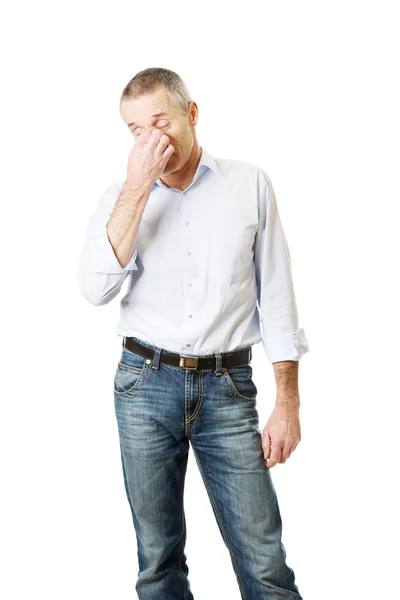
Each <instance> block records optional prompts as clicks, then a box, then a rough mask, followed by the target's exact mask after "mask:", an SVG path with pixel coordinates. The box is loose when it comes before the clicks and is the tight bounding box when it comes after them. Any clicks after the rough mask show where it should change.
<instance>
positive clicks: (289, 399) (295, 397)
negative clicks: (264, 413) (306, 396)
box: [275, 392, 300, 410]
mask: <svg viewBox="0 0 400 600" xmlns="http://www.w3.org/2000/svg"><path fill="white" fill-rule="evenodd" d="M275 408H290V409H292V410H299V409H300V395H299V393H298V392H297V393H293V392H292V393H287V392H286V393H283V392H277V394H276V400H275Z"/></svg>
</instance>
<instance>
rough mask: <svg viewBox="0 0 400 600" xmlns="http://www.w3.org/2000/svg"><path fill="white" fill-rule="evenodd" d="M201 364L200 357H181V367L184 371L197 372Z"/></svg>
mask: <svg viewBox="0 0 400 600" xmlns="http://www.w3.org/2000/svg"><path fill="white" fill-rule="evenodd" d="M198 364H199V357H198V356H182V355H181V354H180V355H179V366H180V367H182V369H192V370H193V371H195V370H196V369H197V365H198Z"/></svg>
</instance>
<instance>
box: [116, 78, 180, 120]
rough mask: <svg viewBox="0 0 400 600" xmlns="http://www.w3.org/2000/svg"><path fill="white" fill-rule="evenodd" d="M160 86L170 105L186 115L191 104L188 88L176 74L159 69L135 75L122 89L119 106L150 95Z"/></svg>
mask: <svg viewBox="0 0 400 600" xmlns="http://www.w3.org/2000/svg"><path fill="white" fill-rule="evenodd" d="M160 85H162V86H163V87H164V88H165V90H166V92H167V94H168V95H169V97H170V98H171V100H172V103H173V104H174V105H175V106H176V107H177V108H179V109H180V110H181V111H182V112H183V113H184V114H185V115H186V114H187V112H188V108H189V106H188V105H189V102H191V97H190V93H189V90H188V88H187V87H186V85H185V83H184V81H183V80H182V78H181V77H180V76H179V75H178V74H177V73H175V72H174V71H170V70H169V69H163V68H161V67H150V68H148V69H144V71H139V73H136V75H135V76H134V77H133V78H132V79H131V80H130V81H129V83H127V85H126V86H125V87H124V89H123V92H122V95H121V99H120V105H121V102H122V101H123V100H128V99H130V98H137V97H138V96H142V95H143V94H148V93H151V92H153V91H154V90H155V89H156V88H157V87H159V86H160Z"/></svg>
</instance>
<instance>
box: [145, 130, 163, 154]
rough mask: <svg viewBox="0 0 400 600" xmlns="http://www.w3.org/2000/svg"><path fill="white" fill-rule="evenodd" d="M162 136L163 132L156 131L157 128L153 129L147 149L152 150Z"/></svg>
mask: <svg viewBox="0 0 400 600" xmlns="http://www.w3.org/2000/svg"><path fill="white" fill-rule="evenodd" d="M163 135H164V132H163V131H162V130H161V129H158V128H157V127H155V128H154V129H153V131H152V132H151V135H150V137H149V141H148V142H147V145H148V146H149V148H151V149H153V150H154V149H155V148H156V146H157V144H158V142H159V141H160V139H161V138H162V136H163ZM140 137H142V136H140Z"/></svg>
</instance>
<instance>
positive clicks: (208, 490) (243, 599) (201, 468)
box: [192, 444, 246, 600]
mask: <svg viewBox="0 0 400 600" xmlns="http://www.w3.org/2000/svg"><path fill="white" fill-rule="evenodd" d="M192 449H193V452H194V455H195V457H196V458H197V464H198V466H199V470H200V473H201V476H202V478H203V481H204V483H205V486H206V489H207V492H208V495H209V498H210V500H211V504H212V506H213V509H214V512H215V516H216V518H217V520H218V523H219V525H220V527H221V531H222V537H223V539H224V541H225V543H226V546H227V548H228V550H229V553H230V555H231V560H232V564H233V568H234V570H235V573H236V577H237V580H238V583H239V588H240V592H241V594H242V600H246V594H245V592H244V589H243V583H242V580H241V578H240V574H239V569H238V568H237V566H236V562H235V559H234V557H233V553H232V550H231V547H230V545H229V541H228V536H227V535H226V533H225V529H224V526H223V524H222V520H221V517H220V515H219V512H218V509H217V505H216V504H215V500H214V496H213V495H212V492H211V489H210V487H209V485H208V481H207V478H206V476H205V473H204V471H203V467H202V466H201V462H200V459H199V457H198V454H197V452H196V450H195V449H194V447H193V444H192Z"/></svg>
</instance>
